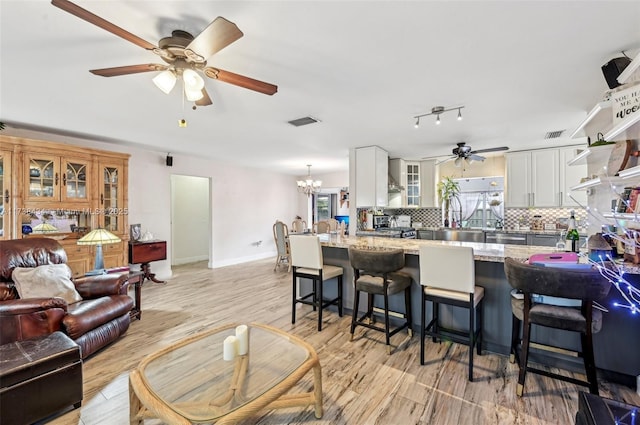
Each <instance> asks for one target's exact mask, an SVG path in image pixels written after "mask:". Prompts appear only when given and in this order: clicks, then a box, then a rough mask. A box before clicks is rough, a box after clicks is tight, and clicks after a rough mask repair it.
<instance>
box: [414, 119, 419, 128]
mask: <svg viewBox="0 0 640 425" xmlns="http://www.w3.org/2000/svg"><path fill="white" fill-rule="evenodd" d="M414 127H415V128H418V127H420V117H418V118H416V123H415V125H414Z"/></svg>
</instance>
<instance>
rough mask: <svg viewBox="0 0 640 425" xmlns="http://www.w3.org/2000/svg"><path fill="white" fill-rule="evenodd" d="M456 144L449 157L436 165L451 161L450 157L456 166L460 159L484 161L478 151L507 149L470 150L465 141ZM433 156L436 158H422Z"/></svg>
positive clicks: (504, 149) (503, 149)
mask: <svg viewBox="0 0 640 425" xmlns="http://www.w3.org/2000/svg"><path fill="white" fill-rule="evenodd" d="M457 145H458V147H457V148H453V150H452V151H451V153H452V154H453V155H452V156H451V157H449V158H447V159H445V160H442V161H439V162H437V163H436V165H439V164H442V163H444V162H447V161H451V160H452V159H455V163H456V166H458V165H460V164H461V163H462V161H467V162H468V163H471V162H472V161H484V160H485V157H484V156H482V155H478V154H479V153H487V152H498V151H506V150H508V149H509V148H508V147H507V146H501V147H497V148H489V149H478V150H472V149H471V146H467V144H466V143H465V142H459V143H457ZM433 158H438V157H430V158H423V159H433Z"/></svg>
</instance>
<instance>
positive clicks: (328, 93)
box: [0, 0, 640, 175]
mask: <svg viewBox="0 0 640 425" xmlns="http://www.w3.org/2000/svg"><path fill="white" fill-rule="evenodd" d="M76 3H77V4H78V5H80V6H82V7H83V8H85V9H88V10H90V11H91V12H93V13H95V14H97V15H99V16H101V17H103V18H105V19H107V20H109V21H111V22H113V23H114V24H116V25H118V26H120V27H122V28H124V29H126V30H128V31H130V32H132V33H134V34H136V35H138V36H139V37H141V38H143V39H145V40H147V41H150V42H152V43H154V44H156V43H157V41H158V40H159V39H160V38H162V37H165V36H168V35H170V33H171V30H173V29H183V30H187V31H189V32H191V33H193V34H194V35H197V34H198V33H199V32H200V31H202V30H203V29H204V28H205V27H206V26H207V25H208V24H209V22H211V21H212V20H213V19H214V18H215V17H217V16H223V17H225V18H227V19H228V20H230V21H232V22H234V23H235V24H236V25H238V27H239V28H240V29H241V30H242V31H243V32H244V37H243V38H241V39H239V40H238V41H236V42H234V43H232V44H231V45H229V46H228V47H226V48H225V49H223V50H222V51H220V52H218V53H217V54H215V55H214V56H213V57H212V58H210V60H209V65H211V66H216V67H219V68H222V69H225V70H228V71H232V72H236V73H239V74H243V75H247V76H249V77H253V78H256V79H258V80H263V81H267V82H270V83H273V84H276V85H278V93H276V94H275V95H274V96H266V95H263V94H260V93H256V92H253V91H250V90H246V89H242V88H239V87H236V86H233V85H229V84H225V83H222V82H219V81H214V80H209V79H207V81H206V87H207V90H208V91H209V94H210V96H211V98H212V99H213V102H214V104H213V105H212V106H208V107H202V108H198V109H197V110H195V111H193V110H191V105H190V104H189V103H187V104H186V105H185V107H184V110H183V106H182V101H181V99H180V94H179V90H174V92H173V93H172V94H170V95H165V94H163V93H162V92H160V90H158V89H157V88H156V87H155V86H154V85H153V83H152V82H151V79H152V77H153V76H154V75H155V73H146V74H133V75H127V76H120V77H111V78H104V77H99V76H95V75H93V74H90V73H89V72H88V70H89V69H95V68H106V67H114V66H122V65H134V64H141V63H162V61H161V60H160V58H159V57H157V56H156V55H154V54H153V53H150V52H147V51H145V50H144V49H141V48H140V47H138V46H136V45H134V44H131V43H129V42H127V41H125V40H123V39H121V38H119V37H116V36H114V35H112V34H111V33H108V32H107V31H104V30H102V29H101V28H98V27H96V26H94V25H92V24H89V23H88V22H86V21H83V20H81V19H79V18H77V17H75V16H72V15H70V14H69V13H67V12H64V11H63V10H61V9H58V8H56V7H54V6H52V5H51V4H50V2H49V1H47V0H30V1H25V0H16V1H8V0H0V36H1V39H0V47H1V50H0V90H1V92H0V120H1V121H4V122H6V123H7V124H9V127H10V129H9V130H10V131H11V127H13V128H17V129H25V128H26V129H40V130H42V129H44V130H47V131H49V132H53V133H56V132H63V133H66V134H70V135H85V136H88V137H91V138H94V139H98V140H107V141H112V142H114V143H124V144H135V145H138V146H141V147H146V148H151V149H153V150H157V151H161V152H163V151H166V152H172V153H174V154H186V153H190V154H197V155H199V156H206V157H211V158H218V159H222V160H224V161H233V162H237V163H239V164H243V165H247V166H251V167H262V168H267V169H273V170H278V171H280V172H283V173H289V174H294V175H304V174H306V166H305V164H313V167H312V173H313V174H317V173H325V172H331V171H336V170H346V169H347V168H348V150H349V148H351V147H358V146H368V145H378V146H380V147H382V148H383V149H385V150H387V151H388V152H389V153H390V156H391V157H404V158H407V159H418V158H421V157H427V156H435V155H448V154H449V153H450V152H451V149H452V148H453V147H455V143H456V142H458V141H466V142H467V143H468V144H470V145H471V146H472V147H473V148H474V149H485V148H491V147H495V146H503V145H506V146H509V147H510V148H511V149H512V150H515V149H522V148H533V147H542V146H550V145H552V143H553V144H554V145H557V144H567V143H568V142H569V140H568V139H567V138H566V136H568V135H569V134H570V133H571V131H572V130H573V129H574V128H575V127H576V126H577V125H578V124H579V123H580V121H581V120H582V119H583V118H584V116H585V113H586V111H588V110H590V109H591V107H592V106H593V104H594V103H595V102H597V101H598V100H600V99H601V98H602V96H603V94H604V92H605V91H606V90H608V87H607V85H606V82H605V79H604V77H603V75H602V72H601V70H600V67H601V65H603V64H604V63H605V62H607V61H608V60H609V59H611V58H613V57H615V56H620V54H619V52H620V51H621V50H626V51H627V53H628V54H629V56H632V55H633V54H635V53H636V52H637V51H638V49H639V48H640V25H639V24H640V2H639V1H593V2H585V1H562V2H560V1H528V2H527V1H498V2H488V1H469V2H459V1H455V2H452V1H450V2H444V1H355V0H354V1H326V0H324V1H323V0H318V1H254V2H247V1H88V0H76ZM632 57H633V56H632ZM438 105H441V106H445V107H453V106H459V105H464V106H465V109H463V110H462V112H463V116H464V120H463V121H460V122H458V121H457V120H456V119H455V118H456V113H457V112H449V113H446V114H444V115H442V116H441V119H442V124H441V125H439V126H435V125H433V122H434V121H435V119H434V118H435V117H426V118H425V119H423V120H422V121H421V124H422V125H421V126H420V128H419V129H415V128H414V122H415V119H413V116H415V115H417V114H422V113H427V112H429V111H430V110H431V108H432V107H434V106H438ZM307 115H310V116H313V117H315V118H317V119H319V120H321V122H320V123H316V124H313V125H309V126H305V127H298V128H296V127H293V126H291V125H289V124H287V121H289V120H292V119H296V118H300V117H304V116H307ZM180 118H186V119H187V121H188V127H187V128H178V125H177V121H178V119H180ZM564 129H566V130H567V132H565V137H564V138H562V139H556V140H553V141H549V140H543V137H544V135H545V133H546V132H548V131H555V130H564ZM20 131H23V130H17V131H14V133H16V132H17V133H19V132H20Z"/></svg>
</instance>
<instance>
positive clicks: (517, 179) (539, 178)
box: [505, 147, 587, 208]
mask: <svg viewBox="0 0 640 425" xmlns="http://www.w3.org/2000/svg"><path fill="white" fill-rule="evenodd" d="M575 149H576V147H568V148H560V149H540V150H535V151H523V152H513V153H507V154H505V157H506V162H507V173H506V174H507V175H506V182H507V184H506V206H507V207H521V208H522V207H565V206H567V207H569V206H575V205H577V204H576V203H575V202H574V201H573V200H572V199H571V198H570V196H569V192H570V189H569V188H570V187H571V186H572V184H573V181H574V179H575V178H576V176H581V177H584V176H586V173H587V170H586V167H580V166H579V167H571V169H569V167H568V165H567V161H568V160H569V159H570V158H572V157H573V156H574V155H573V153H574V152H575ZM581 177H580V178H581ZM580 178H578V181H579V180H580Z"/></svg>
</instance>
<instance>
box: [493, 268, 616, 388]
mask: <svg viewBox="0 0 640 425" xmlns="http://www.w3.org/2000/svg"><path fill="white" fill-rule="evenodd" d="M504 270H505V274H506V276H507V280H508V281H509V285H511V286H512V287H513V288H514V289H516V290H518V291H519V292H520V293H521V295H522V325H523V330H522V344H521V355H520V356H519V360H520V361H519V363H518V365H519V367H520V371H519V374H518V385H517V387H516V394H517V395H518V396H519V397H522V395H523V393H524V383H525V378H526V374H527V372H531V373H536V374H539V375H544V376H547V377H550V378H554V379H558V380H561V381H565V382H571V383H573V384H576V385H583V386H586V387H588V388H589V392H590V393H592V394H596V395H597V394H598V379H597V374H596V364H595V357H594V354H593V333H594V323H596V322H600V323H601V322H602V317H601V316H602V312H600V311H599V310H597V309H594V308H593V302H594V301H599V300H602V299H604V298H605V297H606V296H607V295H608V293H609V290H610V289H611V283H610V282H609V281H608V280H607V279H606V278H604V277H603V276H602V275H601V274H600V272H599V271H598V270H597V269H586V270H584V269H582V270H571V269H566V268H557V267H545V266H540V265H532V264H525V263H523V262H521V261H517V260H514V259H513V258H506V259H505V262H504ZM534 294H535V295H542V296H550V297H557V298H565V299H571V300H578V301H579V307H572V306H560V305H551V304H546V303H538V302H535V301H534ZM515 314H516V311H514V315H515ZM513 324H514V326H515V325H517V326H518V329H519V323H517V324H516V322H515V321H514V322H513ZM531 325H536V326H543V327H547V328H554V329H560V330H564V331H570V332H578V333H579V334H580V345H581V348H580V351H576V350H571V349H567V348H564V347H562V348H561V347H551V346H546V347H544V346H541V345H539V344H536V348H551V349H552V351H554V352H555V353H556V354H557V353H561V352H567V353H569V354H575V355H578V356H579V357H582V358H583V360H584V369H585V373H586V377H587V379H586V381H584V380H580V379H576V378H573V377H570V376H565V375H561V374H559V373H555V372H550V371H547V370H542V369H538V368H535V367H532V366H529V364H528V361H529V353H530V348H531V345H532V342H531ZM595 328H596V330H597V329H598V328H599V326H596V327H595ZM512 331H513V332H512V335H515V332H516V331H515V330H512ZM515 339H516V341H515V343H514V341H513V337H512V346H513V345H516V346H515V347H512V350H513V351H515V354H517V342H518V341H517V339H518V338H517V337H516V338H515ZM516 357H518V356H516Z"/></svg>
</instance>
